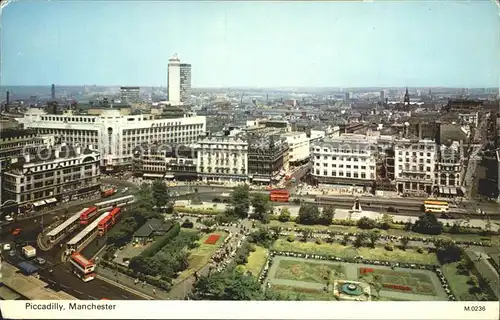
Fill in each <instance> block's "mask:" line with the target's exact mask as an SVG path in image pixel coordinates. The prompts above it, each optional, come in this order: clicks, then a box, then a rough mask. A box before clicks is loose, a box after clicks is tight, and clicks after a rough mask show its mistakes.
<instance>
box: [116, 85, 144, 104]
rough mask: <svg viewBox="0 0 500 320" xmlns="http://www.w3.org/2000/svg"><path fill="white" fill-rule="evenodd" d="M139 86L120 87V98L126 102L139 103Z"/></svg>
mask: <svg viewBox="0 0 500 320" xmlns="http://www.w3.org/2000/svg"><path fill="white" fill-rule="evenodd" d="M140 91H141V88H139V87H120V98H121V100H122V101H123V102H126V103H139V102H140V101H141V97H140Z"/></svg>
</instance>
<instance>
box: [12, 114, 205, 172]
mask: <svg viewBox="0 0 500 320" xmlns="http://www.w3.org/2000/svg"><path fill="white" fill-rule="evenodd" d="M18 121H19V122H20V123H22V124H24V126H25V127H27V128H35V129H38V131H39V132H41V133H43V134H53V135H56V136H57V137H59V139H60V140H61V141H62V142H66V143H68V144H70V145H71V144H79V145H82V146H92V148H91V149H93V150H94V149H95V150H99V151H100V153H101V166H103V167H104V168H105V170H106V171H114V170H119V169H120V168H123V167H125V168H127V167H131V165H132V162H133V151H134V148H135V147H137V146H139V145H142V144H144V143H158V144H165V143H166V144H190V143H194V142H196V141H197V140H198V137H199V136H200V135H202V134H204V133H205V128H206V118H205V117H204V116H196V115H185V116H184V117H183V118H169V119H166V118H161V117H155V116H153V115H151V114H141V115H123V114H121V113H120V112H119V111H118V110H106V111H104V112H103V113H101V114H100V115H99V116H87V115H84V116H81V115H73V114H71V113H68V114H64V115H53V114H46V113H45V112H43V111H41V110H38V109H31V110H30V111H29V112H28V113H27V114H25V116H24V118H20V119H18Z"/></svg>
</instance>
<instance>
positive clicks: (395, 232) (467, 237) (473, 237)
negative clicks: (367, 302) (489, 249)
mask: <svg viewBox="0 0 500 320" xmlns="http://www.w3.org/2000/svg"><path fill="white" fill-rule="evenodd" d="M269 225H270V226H280V227H283V228H295V227H298V228H301V229H309V230H317V231H324V232H329V231H331V232H342V233H356V232H360V231H363V230H362V229H360V228H358V227H354V226H341V225H330V226H323V225H312V226H306V225H301V224H297V223H295V222H280V221H277V220H272V221H270V222H269ZM376 230H379V231H380V234H381V235H391V236H396V237H424V238H442V239H451V240H455V241H478V242H479V241H481V242H491V243H492V245H496V246H499V245H500V237H498V236H493V237H491V238H490V237H485V236H482V235H479V234H450V233H443V234H440V235H437V236H434V235H428V234H422V233H416V232H412V231H406V230H402V229H389V230H380V229H376Z"/></svg>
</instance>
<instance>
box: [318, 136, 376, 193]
mask: <svg viewBox="0 0 500 320" xmlns="http://www.w3.org/2000/svg"><path fill="white" fill-rule="evenodd" d="M376 154H377V140H376V138H375V137H370V136H365V135H357V134H344V135H341V136H339V137H335V138H330V139H327V140H325V141H323V142H321V143H319V144H318V145H317V146H316V147H315V148H314V150H313V153H312V159H311V160H312V162H313V169H312V177H313V180H314V182H315V183H316V184H341V185H361V186H370V185H371V184H372V183H373V181H375V179H376V161H377V158H376V156H377V155H376Z"/></svg>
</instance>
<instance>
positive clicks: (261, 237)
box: [248, 227, 274, 248]
mask: <svg viewBox="0 0 500 320" xmlns="http://www.w3.org/2000/svg"><path fill="white" fill-rule="evenodd" d="M248 241H249V242H251V243H255V244H258V245H260V246H263V247H266V248H269V247H270V246H271V245H272V243H273V242H274V233H273V232H271V231H270V229H269V228H266V227H260V228H258V229H257V230H255V231H254V232H252V233H251V234H250V235H249V236H248Z"/></svg>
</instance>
